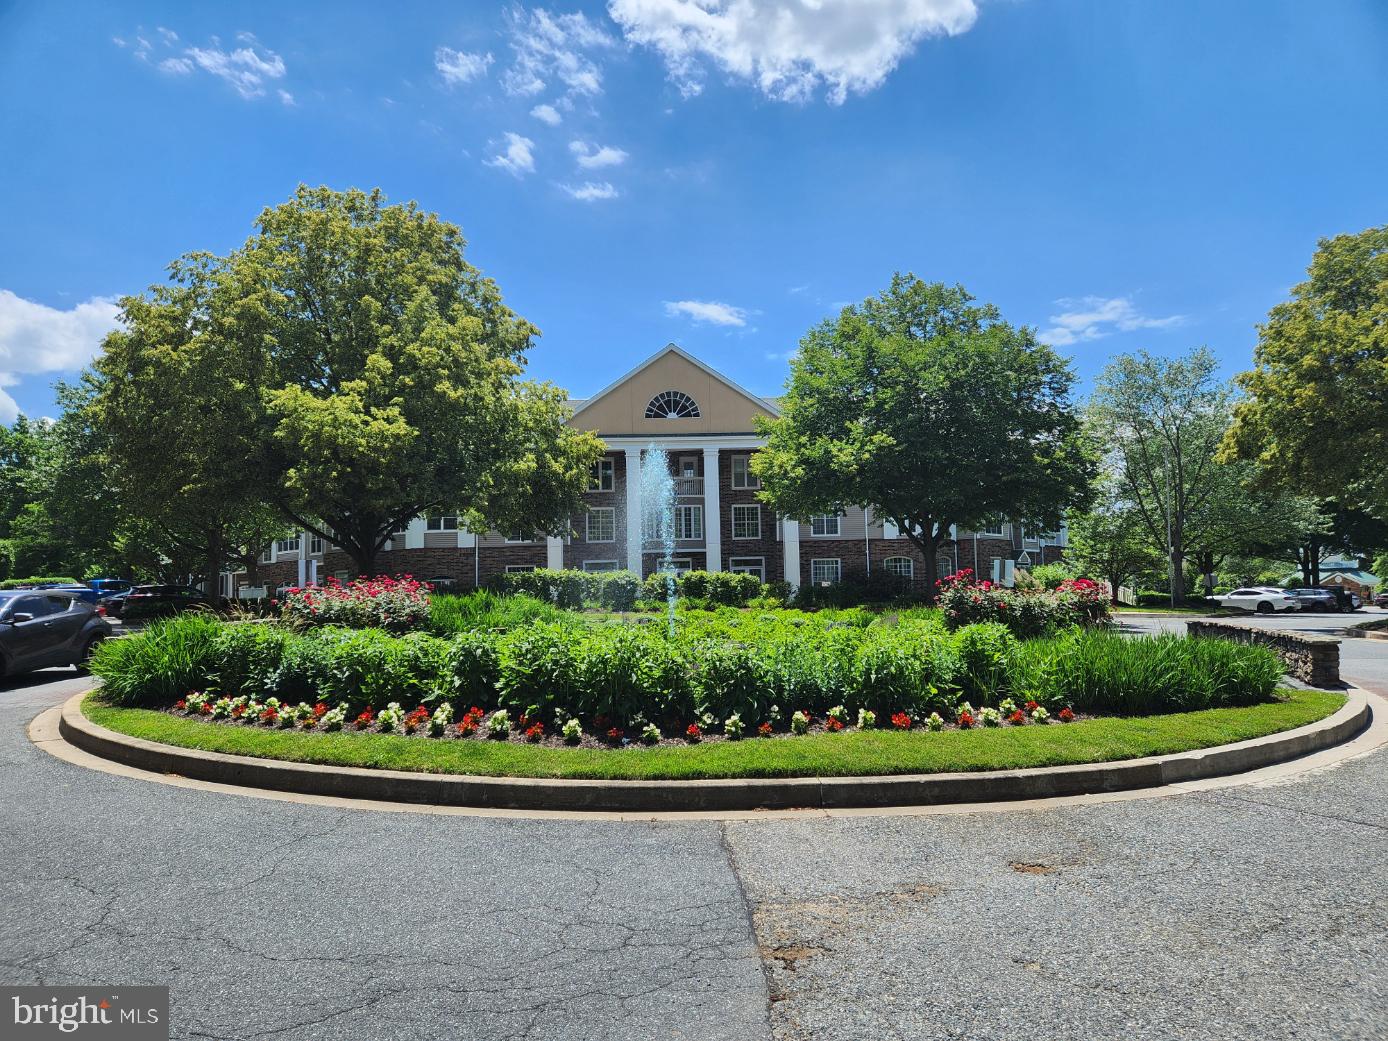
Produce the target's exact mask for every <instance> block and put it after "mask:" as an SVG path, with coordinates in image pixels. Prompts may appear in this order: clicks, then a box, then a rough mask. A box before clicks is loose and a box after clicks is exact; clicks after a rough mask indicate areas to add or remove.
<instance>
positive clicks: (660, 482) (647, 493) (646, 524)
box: [641, 445, 675, 637]
mask: <svg viewBox="0 0 1388 1041" xmlns="http://www.w3.org/2000/svg"><path fill="white" fill-rule="evenodd" d="M651 543H655V544H656V545H657V546H659V548H660V561H659V563H658V564H657V565H656V570H657V571H658V572H659V573H660V574H662V575H664V576H665V608H666V618H667V620H668V623H669V626H670V635H671V636H672V637H673V636H674V635H675V561H674V557H675V478H674V477H673V476H671V474H670V456H669V455H668V454H667V453H666V451H665V449H663V448H657V447H655V445H652V446H651V447H650V448H648V449H646V454H645V457H644V458H643V459H642V460H641V548H642V550H644V549H645V548H646V546H647V545H650V544H651Z"/></svg>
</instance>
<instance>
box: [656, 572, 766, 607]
mask: <svg viewBox="0 0 1388 1041" xmlns="http://www.w3.org/2000/svg"><path fill="white" fill-rule="evenodd" d="M666 581H667V576H666V575H665V574H664V573H663V572H656V573H655V574H650V575H647V576H646V579H645V581H644V582H643V583H642V585H641V599H642V600H643V601H644V602H645V603H646V604H647V605H648V606H651V607H658V606H659V605H661V604H664V603H665V600H666V595H667V594H666ZM675 595H676V596H678V597H679V598H680V599H681V600H683V601H685V602H686V604H687V605H694V606H697V607H709V608H716V607H746V606H748V604H750V603H751V602H752V601H753V600H758V599H761V598H763V597H771V598H772V599H776V598H775V596H774V593H773V590H772V587H770V586H767V585H765V584H764V583H763V582H762V581H761V580H760V579H759V578H757V576H756V575H747V574H733V573H732V572H730V571H685V572H683V573H682V574H679V575H676V576H675ZM777 602H778V603H779V602H780V601H779V600H777Z"/></svg>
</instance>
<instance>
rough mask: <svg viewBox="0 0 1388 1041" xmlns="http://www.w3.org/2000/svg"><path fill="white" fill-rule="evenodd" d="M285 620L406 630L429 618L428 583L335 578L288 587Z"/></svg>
mask: <svg viewBox="0 0 1388 1041" xmlns="http://www.w3.org/2000/svg"><path fill="white" fill-rule="evenodd" d="M283 610H284V617H285V620H286V621H290V622H295V623H298V624H301V625H349V626H352V627H353V628H357V629H385V630H388V631H390V632H408V631H409V630H411V629H418V628H420V627H421V626H423V625H424V623H425V622H426V621H427V620H428V618H429V586H428V585H427V584H426V583H424V582H416V581H415V580H414V579H413V578H411V577H410V576H409V575H406V576H404V577H403V578H388V577H386V576H385V575H378V576H376V577H375V578H357V579H353V580H352V581H351V582H348V583H346V584H343V583H341V582H339V581H338V580H337V579H335V578H330V579H328V580H327V581H326V582H325V583H324V584H323V585H320V586H305V587H303V588H302V589H300V588H297V587H296V588H293V589H290V590H289V591H288V592H287V593H286V594H285V597H284V607H283Z"/></svg>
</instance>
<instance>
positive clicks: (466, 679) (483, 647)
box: [445, 632, 501, 710]
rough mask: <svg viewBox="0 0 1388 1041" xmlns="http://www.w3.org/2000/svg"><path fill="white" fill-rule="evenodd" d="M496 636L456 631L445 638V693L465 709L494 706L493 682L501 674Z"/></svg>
mask: <svg viewBox="0 0 1388 1041" xmlns="http://www.w3.org/2000/svg"><path fill="white" fill-rule="evenodd" d="M498 643H499V640H498V638H497V637H496V636H495V635H493V634H492V633H484V632H468V633H459V634H458V635H457V636H454V637H453V638H452V639H451V640H449V641H448V654H447V664H446V667H445V682H446V684H447V687H446V689H447V691H448V694H447V696H448V697H449V698H451V699H453V700H454V701H455V703H456V705H458V706H461V707H462V709H464V710H466V709H468V708H471V707H472V706H473V705H477V706H478V707H479V708H484V709H491V708H493V707H495V705H496V685H497V680H498V679H499V678H500V675H501V659H500V655H499V652H498V650H497V644H498Z"/></svg>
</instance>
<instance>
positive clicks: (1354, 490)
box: [1224, 225, 1388, 520]
mask: <svg viewBox="0 0 1388 1041" xmlns="http://www.w3.org/2000/svg"><path fill="white" fill-rule="evenodd" d="M1309 274H1310V277H1309V278H1308V279H1307V280H1306V281H1305V282H1302V283H1301V284H1299V285H1297V286H1296V287H1295V288H1294V289H1293V290H1292V294H1291V299H1289V300H1287V301H1284V302H1283V303H1280V304H1278V305H1277V306H1276V307H1274V308H1273V309H1272V311H1271V312H1270V313H1269V315H1268V320H1267V322H1266V323H1264V324H1263V325H1262V326H1260V327H1259V330H1258V345H1257V347H1256V349H1255V350H1254V356H1253V357H1254V366H1255V367H1254V369H1253V371H1251V372H1247V373H1244V374H1243V375H1242V376H1240V377H1239V382H1240V384H1241V386H1242V387H1243V389H1244V391H1245V392H1246V393H1247V398H1246V400H1244V401H1242V402H1240V403H1239V405H1238V407H1237V408H1236V410H1235V419H1234V424H1233V426H1232V427H1231V428H1230V430H1229V433H1228V437H1227V439H1226V441H1225V445H1224V448H1225V454H1226V456H1228V457H1234V456H1237V457H1239V458H1242V459H1247V460H1253V461H1255V462H1256V463H1257V464H1258V467H1259V471H1260V478H1261V479H1262V480H1263V481H1264V482H1265V483H1268V484H1280V485H1283V486H1285V487H1291V488H1295V489H1297V490H1298V491H1299V492H1301V493H1303V494H1312V495H1317V496H1321V497H1323V498H1327V499H1339V500H1342V501H1344V502H1346V503H1347V504H1349V505H1354V506H1359V507H1362V508H1364V509H1366V510H1368V511H1369V512H1371V513H1373V514H1375V515H1376V516H1378V517H1381V518H1383V519H1385V520H1388V467H1385V466H1384V465H1383V462H1384V460H1388V225H1383V226H1381V227H1377V228H1370V229H1368V230H1367V231H1363V232H1360V233H1359V234H1357V235H1337V236H1336V237H1334V238H1331V239H1322V240H1321V242H1320V244H1319V246H1318V248H1317V250H1316V253H1315V256H1314V257H1313V258H1312V260H1311V267H1310V272H1309Z"/></svg>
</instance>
